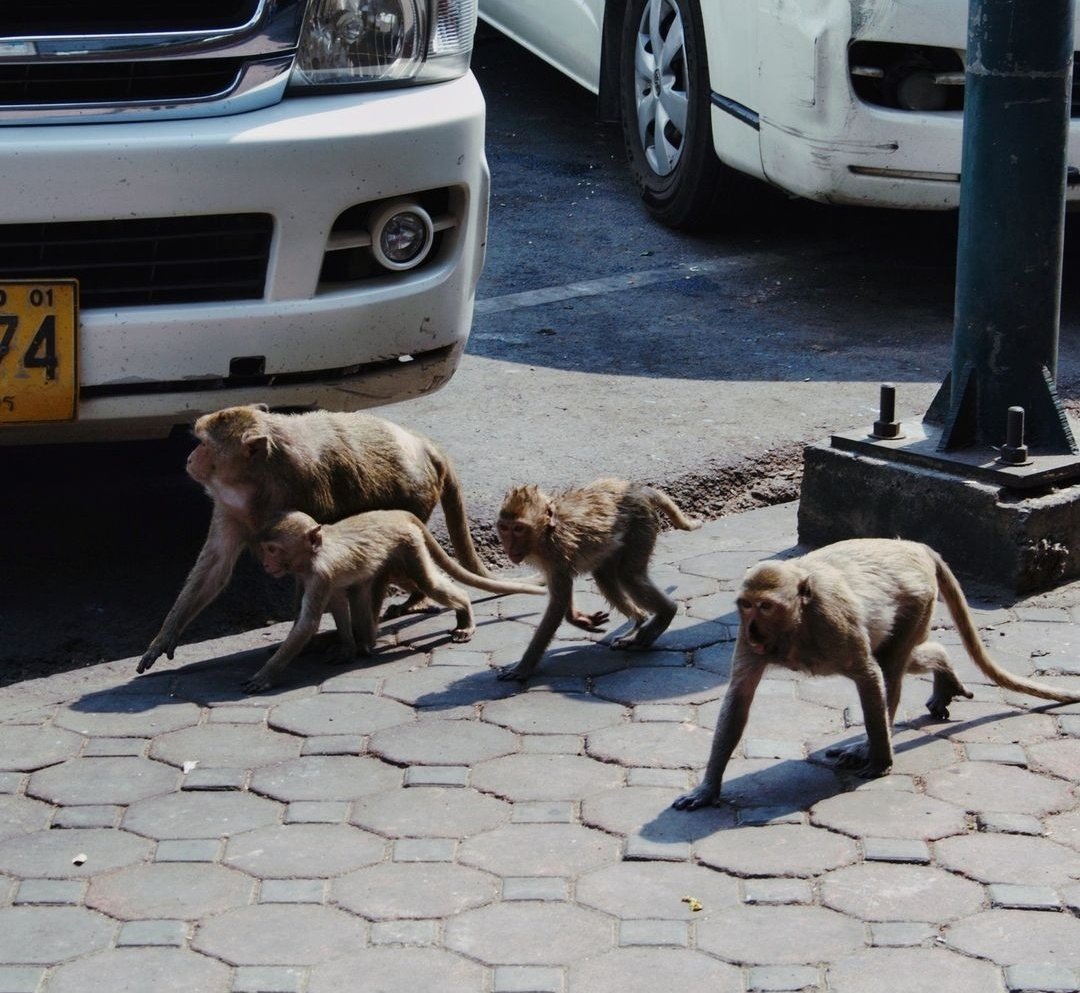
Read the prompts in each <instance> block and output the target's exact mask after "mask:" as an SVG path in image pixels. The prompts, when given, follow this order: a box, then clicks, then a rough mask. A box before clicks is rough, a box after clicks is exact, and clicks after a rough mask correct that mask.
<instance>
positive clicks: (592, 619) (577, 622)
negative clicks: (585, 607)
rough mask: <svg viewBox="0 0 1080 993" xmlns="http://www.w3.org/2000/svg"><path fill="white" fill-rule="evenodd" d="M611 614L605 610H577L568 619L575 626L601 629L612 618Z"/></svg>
mask: <svg viewBox="0 0 1080 993" xmlns="http://www.w3.org/2000/svg"><path fill="white" fill-rule="evenodd" d="M610 618H611V615H610V614H608V613H607V611H604V610H598V611H596V613H594V614H586V613H585V612H584V611H581V610H575V611H574V612H573V613H572V614H570V615H569V616H568V617H567V618H566V619H567V620H568V621H569V622H570V623H571V624H573V625H574V627H579V628H584V629H585V630H586V631H599V630H600V628H602V627H603V626H604V625H605V624H607V622H608V621H609V620H610Z"/></svg>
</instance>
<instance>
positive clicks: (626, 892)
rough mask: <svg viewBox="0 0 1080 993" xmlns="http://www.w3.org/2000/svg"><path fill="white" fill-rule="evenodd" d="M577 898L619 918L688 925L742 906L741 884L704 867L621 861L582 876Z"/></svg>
mask: <svg viewBox="0 0 1080 993" xmlns="http://www.w3.org/2000/svg"><path fill="white" fill-rule="evenodd" d="M576 896H577V901H578V903H581V904H584V905H585V906H588V907H595V908H596V909H597V910H602V911H604V912H605V913H608V914H611V915H612V916H613V917H619V918H623V919H635V918H638V919H644V918H653V919H656V920H687V921H688V920H702V919H704V918H706V917H709V916H712V915H714V914H717V913H720V912H721V911H724V910H729V909H731V908H732V907H736V906H738V904H739V885H738V882H737V881H736V880H735V879H733V878H732V877H731V876H725V875H724V874H723V873H720V872H713V871H712V870H710V869H706V868H705V867H703V866H699V865H686V864H681V865H663V864H660V863H656V862H619V863H616V864H615V865H608V866H604V867H603V868H602V869H597V870H595V871H594V872H590V873H588V874H587V875H585V876H582V877H581V878H580V879H579V880H578V883H577V890H576ZM688 898H690V899H688ZM691 900H693V901H696V903H697V905H698V906H699V907H700V910H694V909H693V906H692V904H691Z"/></svg>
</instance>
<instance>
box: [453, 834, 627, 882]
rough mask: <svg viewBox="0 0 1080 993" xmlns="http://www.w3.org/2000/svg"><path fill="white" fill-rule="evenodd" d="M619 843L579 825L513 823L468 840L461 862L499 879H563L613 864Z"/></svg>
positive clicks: (462, 843)
mask: <svg viewBox="0 0 1080 993" xmlns="http://www.w3.org/2000/svg"><path fill="white" fill-rule="evenodd" d="M618 851H619V842H618V841H617V840H616V839H615V838H613V837H611V836H610V835H607V834H604V833H603V832H601V831H593V830H590V829H589V828H586V827H582V826H581V825H578V824H510V825H506V826H505V827H500V828H496V829H495V830H494V831H487V832H485V833H484V834H478V835H476V836H475V837H473V838H467V839H465V840H464V841H462V842H461V845H460V847H459V849H458V861H459V862H461V863H463V864H464V865H472V866H476V867H477V868H478V869H487V871H488V872H494V873H495V874H496V875H499V876H523V875H525V876H564V875H566V874H567V873H574V874H575V875H576V874H578V873H581V872H586V871H587V870H589V869H593V868H595V867H596V866H598V865H603V864H604V863H606V862H613V861H614V860H615V859H616V857H617V855H618Z"/></svg>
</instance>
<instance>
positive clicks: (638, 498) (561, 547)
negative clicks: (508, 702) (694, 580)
mask: <svg viewBox="0 0 1080 993" xmlns="http://www.w3.org/2000/svg"><path fill="white" fill-rule="evenodd" d="M658 513H662V514H663V515H664V516H666V517H667V518H668V520H670V521H671V523H672V524H674V525H675V527H677V528H679V529H680V530H682V531H696V530H697V529H698V528H699V527H701V522H700V521H695V520H691V519H690V518H688V517H686V516H684V515H683V513H682V511H681V510H680V509H679V508H678V507H677V506H676V505H675V502H674V501H673V500H672V499H671V498H670V497H669V496H668V495H667V494H666V493H662V492H661V491H660V490H657V489H653V488H652V487H651V486H643V485H640V484H637V483H630V482H626V481H624V480H620V479H609V478H605V479H598V480H596V481H595V482H592V483H589V484H588V485H587V486H583V487H581V488H579V489H568V490H563V491H561V492H558V493H553V494H551V495H550V496H549V495H548V494H547V493H544V492H543V491H542V490H540V489H539V488H538V487H536V486H533V485H528V486H517V487H511V488H510V489H509V490H508V491H507V493H506V496H505V497H504V498H503V502H502V507H501V508H500V510H499V516H498V521H497V525H496V527H497V530H498V534H499V539H500V541H501V542H502V546H503V550H504V551H505V552H506V554H507V556H508V557H509V559H510V561H511V562H513V563H515V564H518V563H521V562H524V561H528V562H529V563H530V564H531V565H534V566H538V567H539V569H540V572H541V573H542V574H543V577H544V578H545V580H546V585H547V588H548V590H549V591H550V597H549V599H548V605H547V609H546V610H545V611H544V614H543V616H542V617H541V619H540V623H539V625H538V627H537V629H536V632H535V634H534V635H533V638H532V640H531V641H530V642H529V646H528V648H526V649H525V654H524V655H523V656H522V658H521V661H519V662H518V663H517V664H516V665H513V666H507V667H506V668H504V669H502V670H501V671H500V673H499V677H498V678H499V679H513V680H518V681H524V680H526V679H528V678H529V676H530V675H531V674H532V673H533V671H534V670H535V669H536V666H537V663H539V661H540V659H541V657H542V656H543V654H544V650H545V649H546V648H547V646H548V645H549V644H550V642H551V639H552V638H553V637H554V636H555V631H556V629H557V628H558V626H559V623H560V622H561V621H562V620H563V619H564V618H565V619H566V620H567V621H569V622H570V623H571V624H573V625H575V626H577V627H580V628H584V629H585V630H586V631H597V630H600V629H601V628H602V627H603V625H604V624H606V623H607V621H608V620H609V615H608V613H607V612H606V611H596V612H595V613H592V614H587V613H585V612H583V611H580V610H578V609H577V608H576V607H575V606H574V596H573V586H574V578H575V577H576V576H578V575H580V574H581V573H585V572H591V573H592V575H593V578H594V579H595V580H596V585H597V586H598V587H599V589H600V592H601V594H603V596H604V598H605V599H606V600H607V601H608V603H610V604H611V606H612V607H614V608H615V609H616V610H619V611H620V612H622V613H623V614H625V615H626V616H627V617H629V618H630V619H631V620H632V621H633V625H634V626H633V630H632V631H631V632H630V633H629V634H628V635H626V636H624V637H621V638H617V639H615V640H614V641H613V642H612V643H611V647H612V648H620V649H622V648H648V647H649V646H650V645H651V644H652V643H653V642H654V641H656V639H657V638H658V637H659V636H660V635H661V634H663V632H664V631H665V630H667V627H668V625H669V624H670V623H671V621H672V618H674V616H675V610H676V607H675V602H674V601H673V600H671V599H669V598H668V597H667V596H665V595H664V594H663V593H662V592H661V591H660V590H659V589H657V587H656V585H655V584H654V583H653V582H652V581H651V580H650V579H649V576H648V571H647V570H648V566H649V559H650V558H651V556H652V552H653V548H654V546H655V545H656V536H657V534H658V533H659V531H660V524H659V520H658V517H657V514H658ZM650 613H651V614H652V617H651V618H650V619H649V620H648V622H646V620H645V618H646V617H648V616H649V614H650Z"/></svg>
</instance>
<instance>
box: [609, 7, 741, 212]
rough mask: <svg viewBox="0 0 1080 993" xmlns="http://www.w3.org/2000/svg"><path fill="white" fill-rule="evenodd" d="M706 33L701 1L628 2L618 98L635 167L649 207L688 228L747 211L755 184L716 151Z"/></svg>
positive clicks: (627, 147) (636, 177)
mask: <svg viewBox="0 0 1080 993" xmlns="http://www.w3.org/2000/svg"><path fill="white" fill-rule="evenodd" d="M704 34H705V32H704V28H703V26H702V23H701V11H700V10H699V9H698V4H697V0H628V2H627V5H626V16H625V19H624V21H623V25H622V39H621V52H620V64H619V101H620V116H621V119H622V128H623V139H624V141H625V143H626V152H627V156H628V158H629V160H630V169H631V171H632V172H633V175H634V179H635V180H636V182H637V184H638V188H639V189H640V191H641V197H642V200H643V201H644V202H645V206H646V207H647V208H648V210H649V212H650V213H651V214H652V215H653V216H654V217H655V218H656V219H657V220H659V221H660V222H662V223H663V224H666V225H668V226H669V227H673V228H681V229H683V230H694V229H700V228H704V227H708V226H710V225H712V224H715V222H716V221H717V220H719V219H720V218H721V217H723V216H725V215H729V216H730V215H732V214H735V213H738V212H741V210H740V208H741V207H744V205H745V201H744V200H743V195H744V194H745V192H746V187H747V186H749V185H750V181H749V179H747V178H746V177H744V176H742V174H740V173H737V172H736V171H735V170H733V169H731V168H729V167H728V166H725V165H723V164H722V163H721V162H720V161H719V159H717V157H716V153H715V152H714V151H713V144H712V129H711V127H710V123H709V119H710V114H711V109H710V100H709V94H710V87H709V69H708V64H707V60H706V54H705V37H704ZM735 187H738V190H736V189H735Z"/></svg>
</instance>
